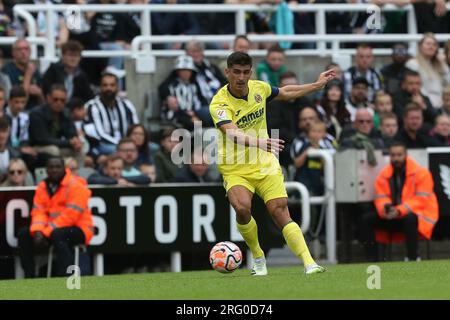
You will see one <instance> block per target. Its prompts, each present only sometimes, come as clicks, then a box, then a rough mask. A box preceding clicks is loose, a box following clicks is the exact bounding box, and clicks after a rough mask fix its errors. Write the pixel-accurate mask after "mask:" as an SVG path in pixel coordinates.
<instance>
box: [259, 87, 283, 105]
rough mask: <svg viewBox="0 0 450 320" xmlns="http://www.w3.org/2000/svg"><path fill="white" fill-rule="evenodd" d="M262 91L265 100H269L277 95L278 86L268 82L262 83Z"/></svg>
mask: <svg viewBox="0 0 450 320" xmlns="http://www.w3.org/2000/svg"><path fill="white" fill-rule="evenodd" d="M263 85H264V91H265V96H266V102H270V101H272V100H273V99H275V97H276V96H277V95H278V93H279V92H280V89H279V88H278V87H273V86H271V85H270V84H268V83H264V84H263Z"/></svg>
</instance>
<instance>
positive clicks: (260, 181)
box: [210, 80, 287, 203]
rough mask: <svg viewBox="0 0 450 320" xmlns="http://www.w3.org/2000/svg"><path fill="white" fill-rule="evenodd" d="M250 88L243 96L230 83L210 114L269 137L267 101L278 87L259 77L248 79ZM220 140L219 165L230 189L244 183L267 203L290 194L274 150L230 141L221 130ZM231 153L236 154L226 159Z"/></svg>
mask: <svg viewBox="0 0 450 320" xmlns="http://www.w3.org/2000/svg"><path fill="white" fill-rule="evenodd" d="M248 88H249V92H248V95H247V96H246V97H240V98H238V97H235V96H233V94H232V93H231V92H230V90H229V87H228V85H227V86H225V87H223V88H222V89H220V90H219V91H218V93H217V94H216V95H215V97H214V98H213V100H212V102H211V104H210V112H211V116H212V118H213V121H214V123H215V124H216V126H218V127H220V126H221V125H223V124H226V123H231V122H232V123H235V124H236V126H237V127H238V128H239V129H241V130H242V131H243V132H244V133H246V134H250V135H251V136H253V137H259V138H266V139H267V138H269V135H268V132H267V124H266V102H269V101H270V100H271V99H272V98H273V97H275V96H276V95H277V94H278V91H279V90H278V88H272V87H271V86H270V85H269V84H267V83H265V82H263V81H257V80H249V82H248ZM218 141H219V144H218V145H219V150H218V156H219V157H218V159H219V163H218V167H219V170H220V172H221V173H222V175H223V179H224V187H225V190H226V191H227V192H228V190H229V189H231V188H232V187H233V186H236V185H241V186H245V187H246V188H247V189H248V190H250V191H251V192H252V193H254V192H256V193H257V194H258V195H259V196H260V197H261V198H262V199H263V200H264V203H266V202H267V201H269V200H271V199H276V198H280V197H287V193H286V189H285V187H284V178H283V174H282V171H281V167H280V163H279V161H278V159H277V158H276V157H275V155H274V154H273V153H271V152H268V151H265V150H261V149H259V148H257V147H250V146H243V147H241V148H240V149H239V148H238V147H234V146H233V143H232V140H231V139H228V141H227V137H226V135H225V134H224V133H222V132H221V131H219V139H218ZM227 142H228V145H227ZM228 151H230V152H228ZM233 153H234V154H233ZM229 154H232V155H233V157H230V158H229V161H227V160H228V159H227V155H229Z"/></svg>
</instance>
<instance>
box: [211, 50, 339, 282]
mask: <svg viewBox="0 0 450 320" xmlns="http://www.w3.org/2000/svg"><path fill="white" fill-rule="evenodd" d="M225 73H226V76H227V79H228V84H227V85H225V86H224V87H222V88H221V89H220V90H219V91H218V92H217V94H216V95H215V96H214V98H213V99H212V101H211V104H210V107H209V110H210V113H211V117H212V119H213V121H214V124H215V126H216V127H217V128H218V129H219V139H218V166H219V170H220V172H221V173H222V175H223V180H224V187H225V190H226V191H227V197H228V200H229V201H230V203H231V205H232V206H233V208H234V209H235V211H236V220H237V227H238V230H239V232H240V233H241V235H242V237H243V238H244V240H245V242H246V244H247V245H248V247H249V248H250V250H251V252H252V255H253V268H252V275H256V276H264V275H267V268H266V259H265V256H264V252H263V251H262V249H261V247H260V245H259V241H258V227H257V224H256V221H255V220H254V219H253V217H252V214H251V202H252V197H253V194H254V193H255V192H256V193H257V194H258V195H259V196H260V197H261V198H262V199H263V200H264V203H265V204H266V207H267V211H268V212H269V214H270V215H271V217H272V219H273V220H274V222H275V224H276V225H277V226H278V227H279V228H280V229H281V230H282V233H283V236H284V238H285V240H286V243H287V245H288V247H289V248H290V249H291V251H292V252H293V253H294V254H295V255H296V256H297V257H299V258H300V259H301V260H303V263H304V266H305V273H306V274H314V273H321V272H324V271H325V268H323V267H321V266H319V265H318V264H317V263H316V262H315V261H314V259H313V258H312V257H311V254H310V252H309V249H308V247H307V245H306V242H305V239H304V237H303V233H302V231H301V230H300V227H299V226H298V224H297V223H296V222H294V221H292V219H291V217H290V214H289V210H288V207H287V193H286V188H285V186H284V178H283V174H282V171H281V167H280V164H279V161H278V159H277V158H276V156H275V154H278V153H279V152H280V151H281V150H283V148H284V141H282V140H280V139H277V138H275V137H269V134H268V132H267V124H266V103H267V102H269V101H271V100H272V99H280V100H293V99H296V98H298V97H301V96H304V95H307V94H309V93H312V92H314V91H315V90H318V89H321V88H322V87H323V86H325V84H326V83H327V82H328V81H330V80H332V79H333V78H334V77H335V74H334V72H333V71H332V70H328V71H325V72H323V73H321V74H320V76H319V78H318V79H317V81H316V82H314V83H310V84H305V85H287V86H284V87H282V88H277V87H271V86H270V85H269V84H267V83H265V82H263V81H257V80H250V78H251V75H252V58H251V57H250V56H249V55H248V54H246V53H243V52H234V53H232V54H230V55H229V56H228V59H227V68H226V69H225Z"/></svg>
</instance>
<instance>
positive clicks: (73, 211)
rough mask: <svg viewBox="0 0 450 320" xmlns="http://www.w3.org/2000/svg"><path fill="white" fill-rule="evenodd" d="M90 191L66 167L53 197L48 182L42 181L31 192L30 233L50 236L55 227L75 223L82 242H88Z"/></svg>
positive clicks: (90, 230) (90, 229)
mask: <svg viewBox="0 0 450 320" xmlns="http://www.w3.org/2000/svg"><path fill="white" fill-rule="evenodd" d="M91 194H92V192H91V190H89V189H88V188H87V187H86V185H85V184H83V183H82V182H81V181H80V179H79V178H78V177H76V176H73V175H72V173H71V172H70V170H69V169H66V175H65V176H64V179H63V180H62V181H61V184H60V186H59V188H58V189H57V190H56V192H55V194H53V196H50V194H49V193H48V186H47V182H46V181H45V180H43V181H41V182H40V183H39V185H38V187H37V189H36V193H35V195H34V200H33V210H32V211H31V226H30V233H31V234H32V235H34V233H35V232H36V231H41V232H42V233H43V234H44V236H45V237H46V238H50V235H51V233H52V231H53V230H54V229H55V228H63V227H74V226H76V227H79V228H80V229H81V230H82V231H83V233H84V237H85V244H89V241H90V240H91V238H92V236H93V235H94V232H93V230H94V229H93V222H92V214H91V211H90V210H89V208H88V201H89V198H90V197H91Z"/></svg>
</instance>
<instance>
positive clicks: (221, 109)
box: [209, 99, 233, 128]
mask: <svg viewBox="0 0 450 320" xmlns="http://www.w3.org/2000/svg"><path fill="white" fill-rule="evenodd" d="M209 112H210V114H211V118H212V119H213V122H214V125H215V126H216V127H217V128H219V127H220V126H221V125H224V124H226V123H230V122H232V121H233V113H232V111H231V108H230V107H229V105H228V104H227V103H225V102H224V101H220V100H217V101H215V100H214V99H213V101H211V104H210V106H209Z"/></svg>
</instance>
